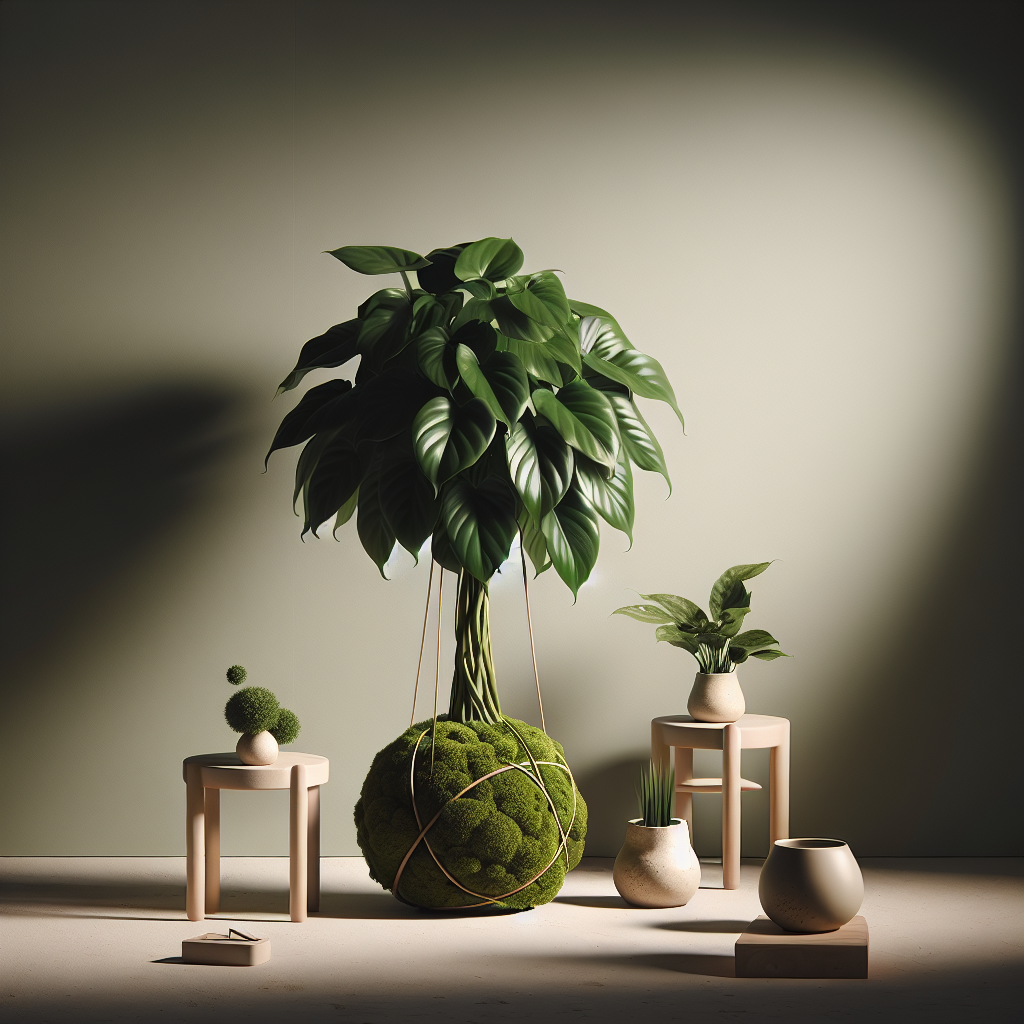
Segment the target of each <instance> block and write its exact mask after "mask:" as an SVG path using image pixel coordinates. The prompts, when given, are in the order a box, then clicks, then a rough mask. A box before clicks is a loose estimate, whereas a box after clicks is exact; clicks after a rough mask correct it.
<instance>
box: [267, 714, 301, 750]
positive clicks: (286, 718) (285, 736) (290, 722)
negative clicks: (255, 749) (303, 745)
mask: <svg viewBox="0 0 1024 1024" xmlns="http://www.w3.org/2000/svg"><path fill="white" fill-rule="evenodd" d="M301 728H302V726H301V725H299V716H298V715H296V714H295V712H294V711H289V710H288V709H287V708H281V710H280V711H279V712H278V713H277V721H276V722H275V723H274V725H273V727H272V728H271V730H270V735H271V736H273V737H274V739H275V740H277V742H278V743H294V742H295V741H296V740H297V739H298V738H299V730H300V729H301Z"/></svg>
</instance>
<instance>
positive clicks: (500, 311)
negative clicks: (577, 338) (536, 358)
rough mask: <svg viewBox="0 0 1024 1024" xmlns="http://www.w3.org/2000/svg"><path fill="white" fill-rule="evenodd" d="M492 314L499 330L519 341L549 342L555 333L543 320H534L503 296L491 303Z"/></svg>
mask: <svg viewBox="0 0 1024 1024" xmlns="http://www.w3.org/2000/svg"><path fill="white" fill-rule="evenodd" d="M489 305H490V310H491V314H492V316H493V317H494V320H495V322H496V323H497V325H498V330H499V331H501V333H502V334H504V335H505V336H506V337H508V338H517V339H518V340H519V341H532V342H542V341H547V340H548V339H549V338H550V337H551V336H552V334H554V332H555V328H554V327H551V326H549V325H548V324H546V323H544V322H543V321H542V320H534V319H533V317H531V316H529V315H528V314H526V313H524V312H523V311H522V310H521V309H520V308H519V307H518V306H516V305H515V303H513V302H512V300H511V298H510V297H509V296H507V295H501V296H499V297H498V298H496V299H494V300H492V301H491V302H490V304H489Z"/></svg>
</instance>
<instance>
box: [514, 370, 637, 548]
mask: <svg viewBox="0 0 1024 1024" xmlns="http://www.w3.org/2000/svg"><path fill="white" fill-rule="evenodd" d="M532 397H533V404H534V407H535V408H536V409H537V412H539V413H540V414H541V415H542V416H545V417H547V419H549V420H550V421H551V425H552V426H553V427H554V428H555V430H557V431H558V433H559V434H561V435H562V438H563V439H564V440H565V442H566V443H567V444H570V445H572V447H573V448H575V449H576V450H577V451H579V452H582V453H583V454H584V455H586V456H588V457H589V458H591V459H593V460H594V461H595V462H599V463H601V465H603V466H604V467H605V469H606V472H607V473H608V474H609V475H611V474H612V473H613V472H614V471H615V463H616V458H617V456H618V452H619V433H618V427H617V424H616V420H615V412H614V411H613V409H612V406H611V402H610V401H609V400H608V398H607V397H606V396H605V395H604V394H602V393H601V392H600V391H595V390H594V389H593V388H591V387H590V385H588V384H585V383H584V382H583V381H574V382H573V383H572V384H567V385H566V386H565V387H564V388H562V389H561V390H560V391H559V392H558V394H557V395H553V394H552V393H551V392H550V391H545V390H544V389H542V388H538V389H537V390H536V391H534V393H533V396H532ZM556 568H557V563H556Z"/></svg>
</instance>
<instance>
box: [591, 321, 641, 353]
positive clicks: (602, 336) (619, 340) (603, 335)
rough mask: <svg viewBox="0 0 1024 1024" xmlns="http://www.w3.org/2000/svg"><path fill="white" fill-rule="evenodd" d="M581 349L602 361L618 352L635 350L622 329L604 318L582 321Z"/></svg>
mask: <svg viewBox="0 0 1024 1024" xmlns="http://www.w3.org/2000/svg"><path fill="white" fill-rule="evenodd" d="M579 330H580V349H581V350H582V351H583V352H590V353H591V354H593V355H594V356H598V357H600V358H601V359H609V358H611V357H612V356H613V355H615V354H616V353H618V352H625V351H627V350H629V349H632V348H633V345H632V343H631V342H630V340H629V338H627V337H626V335H625V334H623V332H622V328H621V327H619V325H618V324H617V323H616V322H615V321H614V320H612V319H610V318H607V317H603V316H585V317H583V319H582V320H580V325H579Z"/></svg>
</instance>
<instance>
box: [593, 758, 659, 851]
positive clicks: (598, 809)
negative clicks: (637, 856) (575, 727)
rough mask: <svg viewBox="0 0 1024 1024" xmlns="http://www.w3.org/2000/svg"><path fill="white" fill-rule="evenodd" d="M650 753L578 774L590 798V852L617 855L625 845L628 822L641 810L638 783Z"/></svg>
mask: <svg viewBox="0 0 1024 1024" xmlns="http://www.w3.org/2000/svg"><path fill="white" fill-rule="evenodd" d="M648 757H649V755H648ZM648 757H644V758H640V757H636V758H632V757H631V758H626V759H623V760H618V761H611V762H609V763H608V764H606V765H603V766H601V767H599V768H594V769H592V770H591V771H588V772H584V773H582V774H580V775H577V776H576V784H577V785H578V786H579V787H580V792H581V793H582V794H583V799H584V800H586V801H587V850H586V853H587V856H588V857H609V856H610V857H614V856H615V854H617V853H618V852H619V847H620V846H622V840H623V838H624V837H625V834H626V822H627V821H629V820H630V819H631V818H635V817H636V816H637V814H638V813H639V812H638V811H637V804H636V784H637V781H638V780H639V778H640V769H641V768H646V767H647V764H648Z"/></svg>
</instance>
